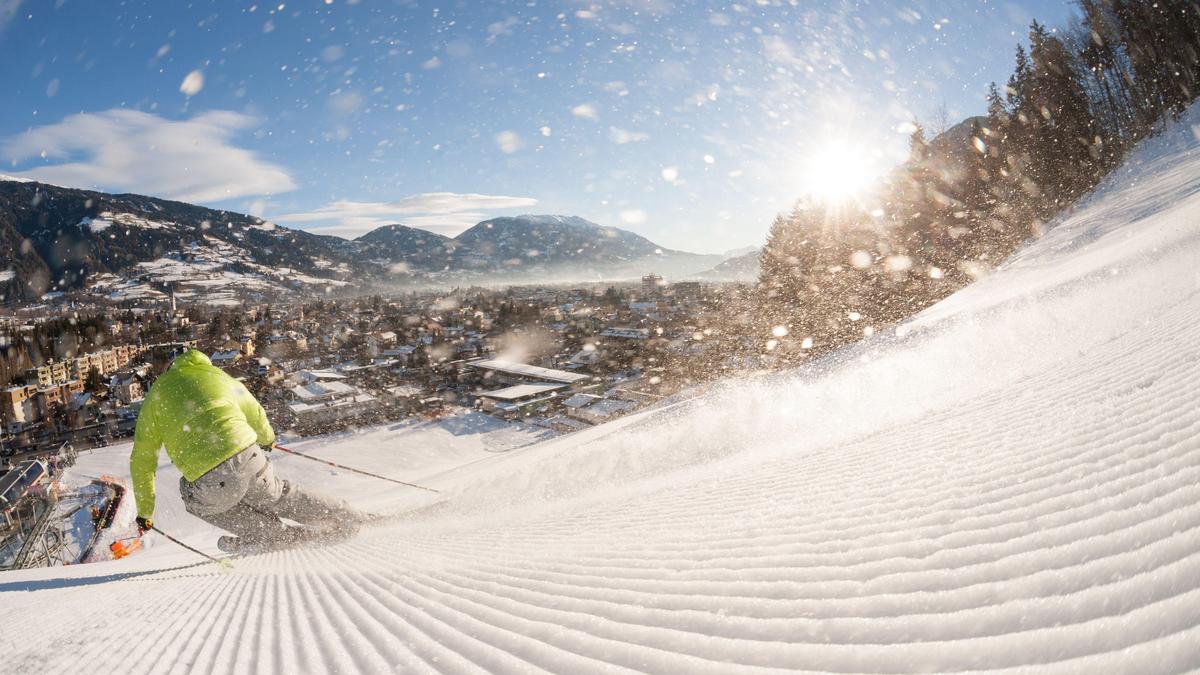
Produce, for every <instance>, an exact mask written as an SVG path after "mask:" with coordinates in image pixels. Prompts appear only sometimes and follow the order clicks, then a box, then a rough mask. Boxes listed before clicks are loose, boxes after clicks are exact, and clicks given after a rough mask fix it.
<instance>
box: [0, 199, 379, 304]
mask: <svg viewBox="0 0 1200 675" xmlns="http://www.w3.org/2000/svg"><path fill="white" fill-rule="evenodd" d="M4 244H8V245H4ZM197 257H199V258H200V259H201V264H200V266H199V267H197V266H196V265H194V264H193V262H194V261H195V259H196V258H197ZM163 267H173V268H174V269H175V272H176V273H177V274H176V278H175V279H173V281H174V282H176V283H179V284H182V283H184V282H189V283H190V282H195V284H196V285H199V286H203V285H205V284H206V283H207V282H213V281H217V280H219V279H224V280H226V281H230V282H236V283H233V284H232V285H227V286H226V287H225V288H226V289H227V290H230V291H235V292H236V291H237V290H238V289H239V288H241V289H248V288H255V289H256V291H259V292H269V291H278V292H288V291H290V290H297V291H308V290H311V287H312V285H313V284H314V283H315V284H321V285H325V286H341V285H344V284H343V283H342V282H341V281H339V279H343V278H348V277H349V278H353V277H354V276H355V273H358V274H366V273H368V272H370V271H371V270H370V269H369V268H368V267H366V266H365V265H364V264H363V263H361V262H360V260H359V258H358V256H357V250H356V249H355V247H354V246H353V245H352V244H351V243H350V242H347V241H345V240H344V239H338V238H336V237H323V236H319V235H314V234H310V233H308V232H303V231H298V230H290V229H287V228H283V227H277V226H275V225H272V224H271V223H267V222H264V221H262V220H261V219H258V218H254V217H252V216H247V215H243V214H239V213H232V212H229V211H218V210H214V209H208V208H204V207H200V206H194V205H192V204H185V203H182V202H173V201H168V200H163V199H155V198H152V197H143V196H141V195H128V194H127V195H110V194H105V193H101V192H92V191H87V190H75V189H71V188H61V187H55V186H50V185H45V184H41V183H34V182H15V181H0V270H10V271H12V272H13V274H12V275H11V278H9V279H7V280H4V281H0V294H3V295H4V296H5V297H8V298H12V297H16V298H25V299H29V298H36V297H38V296H39V295H41V294H42V293H45V292H46V291H49V290H69V289H84V288H89V287H90V286H95V285H96V284H102V285H104V286H105V288H104V289H103V290H102V292H107V289H108V287H109V286H112V285H113V284H115V283H119V282H132V283H133V285H134V286H144V290H145V291H146V292H154V293H161V292H164V291H165V290H166V286H165V285H163V284H162V283H159V282H163V281H168V280H167V279H164V278H155V275H154V274H152V272H153V270H155V269H159V268H163ZM148 273H150V274H148ZM207 285H209V286H214V287H215V286H217V285H219V284H213V283H207Z"/></svg>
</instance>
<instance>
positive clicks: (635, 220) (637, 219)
mask: <svg viewBox="0 0 1200 675" xmlns="http://www.w3.org/2000/svg"><path fill="white" fill-rule="evenodd" d="M621 222H622V223H625V224H627V225H640V224H642V223H644V222H646V212H645V211H643V210H641V209H628V210H626V211H622V212H621Z"/></svg>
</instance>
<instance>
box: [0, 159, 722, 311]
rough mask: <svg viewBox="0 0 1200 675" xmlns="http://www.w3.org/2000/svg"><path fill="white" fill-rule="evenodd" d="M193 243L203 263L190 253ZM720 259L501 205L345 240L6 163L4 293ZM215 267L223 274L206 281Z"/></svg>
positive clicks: (275, 290) (155, 290) (408, 277)
mask: <svg viewBox="0 0 1200 675" xmlns="http://www.w3.org/2000/svg"><path fill="white" fill-rule="evenodd" d="M196 256H200V257H201V258H202V259H203V260H204V264H203V265H201V266H200V267H197V266H195V265H192V264H191V263H190V261H191V260H193V259H194V258H195V257H196ZM718 260H719V258H716V257H714V256H703V255H695V254H691V253H684V252H681V251H671V250H668V249H662V248H661V247H659V246H657V245H655V244H654V243H653V242H651V241H649V240H647V239H645V238H644V237H641V236H639V235H636V234H634V233H632V232H628V231H626V230H621V229H618V228H612V227H602V226H600V225H597V224H595V223H592V222H589V221H586V220H583V219H582V218H577V217H571V216H536V215H530V216H519V217H516V218H497V219H493V220H489V221H485V222H483V223H480V224H478V225H476V226H475V227H473V228H471V229H469V230H467V231H466V232H463V233H462V234H460V235H459V236H458V237H456V238H454V239H450V238H447V237H443V236H441V235H438V234H435V233H432V232H428V231H425V230H419V229H416V228H411V227H405V226H404V225H399V224H397V225H387V226H384V227H381V228H378V229H376V230H373V231H372V232H369V233H367V234H365V235H363V236H361V237H359V238H358V239H356V240H354V241H347V240H345V239H341V238H338V237H328V236H320V235H315V234H312V233H309V232H305V231H302V230H292V229H289V228H286V227H281V226H278V225H275V224H272V223H269V222H266V221H263V220H262V219H259V218H255V217H253V216H248V215H243V214H238V213H232V212H228V211H219V210H214V209H208V208H204V207H200V206H194V205H192V204H185V203H181V202H172V201H168V200H162V199H155V198H152V197H144V196H141V195H130V194H126V195H110V194H105V193H100V192H92V191H87V190H75V189H71V188H62V187H56V186H52V185H45V184H41V183H34V182H30V181H15V180H5V179H4V178H3V177H0V274H2V276H0V296H3V298H17V299H24V300H29V299H34V298H37V297H38V296H40V295H42V294H43V293H45V292H47V291H52V290H76V289H93V288H96V287H100V291H101V292H104V293H111V292H113V291H111V289H114V288H115V289H117V290H116V291H115V292H116V295H111V297H112V298H113V299H123V298H134V297H149V296H152V295H155V294H163V293H165V292H167V291H168V288H167V286H166V285H165V284H164V281H166V279H165V278H164V277H162V276H161V275H154V274H150V275H146V274H145V272H146V271H148V270H150V271H152V270H154V269H160V268H163V267H172V268H173V270H174V272H173V274H174V276H175V278H174V282H175V283H177V284H178V283H183V282H187V283H188V284H189V285H190V286H191V287H192V290H193V291H194V292H193V293H192V295H193V296H194V297H197V298H203V299H207V300H211V301H215V302H234V301H236V299H237V298H244V297H246V295H247V294H252V293H258V294H264V295H265V294H286V293H289V292H293V291H298V292H304V293H307V292H309V291H311V290H312V287H314V286H323V287H325V288H327V289H344V290H347V291H356V290H357V291H366V290H386V289H388V288H391V287H394V286H397V285H459V284H462V283H472V282H477V283H484V282H488V283H509V282H523V283H524V282H535V283H536V282H541V283H547V282H554V281H564V280H572V281H574V280H581V281H593V280H609V279H629V278H636V277H639V276H641V275H642V274H645V273H646V272H650V271H657V272H659V273H662V274H666V275H667V276H668V277H675V278H678V277H681V276H685V275H687V274H691V273H694V272H697V271H700V270H702V269H706V268H708V267H711V266H712V265H713V264H714V263H715V262H716V261H718ZM214 262H216V263H220V264H219V265H218V266H217V267H212V266H211V264H210V263H214ZM219 280H225V281H227V282H229V283H226V284H224V285H220V284H216V283H209V282H215V281H219ZM346 280H353V281H352V282H351V283H347V282H346ZM218 286H221V292H220V293H217V292H216V291H215V290H212V289H216V288H217V287H218ZM205 289H208V290H205ZM218 296H219V297H218Z"/></svg>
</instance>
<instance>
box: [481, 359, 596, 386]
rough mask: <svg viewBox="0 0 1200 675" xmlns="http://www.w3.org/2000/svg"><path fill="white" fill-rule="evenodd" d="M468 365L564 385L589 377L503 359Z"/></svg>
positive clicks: (486, 360) (484, 360)
mask: <svg viewBox="0 0 1200 675" xmlns="http://www.w3.org/2000/svg"><path fill="white" fill-rule="evenodd" d="M468 365H471V366H474V367H476V368H482V369H483V370H494V371H496V372H500V373H508V374H510V375H523V376H525V377H532V378H537V379H539V380H548V381H550V382H561V383H563V384H573V383H575V382H578V381H580V380H586V379H588V376H587V375H580V374H579V373H568V372H567V371H565V370H554V369H553V368H542V367H540V366H531V365H528V364H525V363H517V362H515V361H504V360H502V359H479V360H476V361H470V362H469V364H468Z"/></svg>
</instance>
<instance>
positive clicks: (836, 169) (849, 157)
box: [801, 139, 880, 205]
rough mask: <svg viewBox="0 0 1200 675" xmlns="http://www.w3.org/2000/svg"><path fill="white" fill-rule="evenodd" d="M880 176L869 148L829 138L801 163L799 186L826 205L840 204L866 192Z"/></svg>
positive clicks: (811, 197) (857, 197) (806, 193)
mask: <svg viewBox="0 0 1200 675" xmlns="http://www.w3.org/2000/svg"><path fill="white" fill-rule="evenodd" d="M879 175H880V171H879V166H878V163H877V161H876V158H875V156H874V153H872V152H871V151H870V150H869V149H868V148H866V147H863V146H860V145H858V144H855V143H853V142H850V141H846V140H836V139H835V140H830V141H828V142H826V143H824V144H822V145H821V146H819V147H818V148H816V150H815V151H814V152H813V153H812V154H810V155H809V156H808V157H807V159H806V160H805V163H804V169H803V174H802V176H801V182H802V185H801V188H802V190H803V192H804V194H805V196H806V197H809V198H810V199H816V200H818V201H822V202H825V203H828V204H834V205H836V204H843V203H846V202H849V201H853V200H857V199H859V198H861V197H863V196H865V195H866V193H867V192H869V191H870V190H871V188H873V187H874V186H875V183H876V181H877V180H878V178H879Z"/></svg>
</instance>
